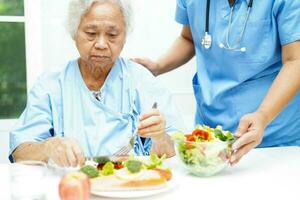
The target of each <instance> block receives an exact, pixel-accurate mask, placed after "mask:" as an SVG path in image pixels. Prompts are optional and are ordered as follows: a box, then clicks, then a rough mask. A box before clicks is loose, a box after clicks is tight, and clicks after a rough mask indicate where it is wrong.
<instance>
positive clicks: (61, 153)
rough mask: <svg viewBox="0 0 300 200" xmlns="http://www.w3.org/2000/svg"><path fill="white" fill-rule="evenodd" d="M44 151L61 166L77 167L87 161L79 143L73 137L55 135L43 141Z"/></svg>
mask: <svg viewBox="0 0 300 200" xmlns="http://www.w3.org/2000/svg"><path fill="white" fill-rule="evenodd" d="M42 150H43V152H44V154H45V155H46V156H47V157H48V159H52V160H53V161H54V162H55V163H56V164H57V165H59V166H61V167H76V166H78V165H80V166H81V165H83V164H84V162H85V158H84V153H83V150H82V149H81V147H80V145H79V143H78V142H77V141H76V140H75V139H73V138H61V137H53V138H50V139H48V140H46V141H45V142H44V143H43V149H42Z"/></svg>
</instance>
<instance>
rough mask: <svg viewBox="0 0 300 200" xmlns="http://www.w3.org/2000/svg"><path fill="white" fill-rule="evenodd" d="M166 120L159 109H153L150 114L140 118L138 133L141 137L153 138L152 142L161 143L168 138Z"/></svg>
mask: <svg viewBox="0 0 300 200" xmlns="http://www.w3.org/2000/svg"><path fill="white" fill-rule="evenodd" d="M165 127H166V119H165V117H164V116H163V115H162V114H161V113H160V112H159V110H158V109H151V110H150V111H149V112H148V113H145V114H142V115H141V116H140V123H139V124H138V133H139V135H140V136H141V137H145V138H151V139H152V141H153V142H154V143H155V142H159V141H161V140H163V139H164V137H165V136H166V133H165Z"/></svg>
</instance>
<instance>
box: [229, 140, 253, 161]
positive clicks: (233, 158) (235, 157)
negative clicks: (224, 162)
mask: <svg viewBox="0 0 300 200" xmlns="http://www.w3.org/2000/svg"><path fill="white" fill-rule="evenodd" d="M255 146H256V143H255V142H251V143H248V144H247V145H244V146H242V147H241V148H240V149H238V150H237V151H236V152H235V153H233V154H232V155H231V157H230V159H229V163H230V165H231V166H233V165H235V164H236V163H238V162H239V161H240V159H241V158H242V157H243V156H244V155H245V154H247V153H248V152H249V151H250V150H251V149H253V148H254V147H255Z"/></svg>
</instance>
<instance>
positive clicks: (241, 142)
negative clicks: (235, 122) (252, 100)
mask: <svg viewBox="0 0 300 200" xmlns="http://www.w3.org/2000/svg"><path fill="white" fill-rule="evenodd" d="M267 121H268V120H267V117H266V116H265V115H264V114H263V113H262V112H259V111H257V112H254V113H250V114H246V115H244V116H243V117H242V118H241V119H240V123H239V126H238V128H237V131H236V133H235V136H236V137H238V140H237V141H236V142H235V143H234V144H233V145H232V148H233V151H234V153H233V154H232V155H231V157H230V159H229V162H230V164H231V165H234V164H236V163H237V162H239V160H240V159H241V158H242V157H243V156H244V155H245V154H246V153H248V152H249V151H250V150H251V149H253V148H255V147H256V146H257V145H259V144H260V143H261V141H262V138H263V134H264V130H265V128H266V126H267Z"/></svg>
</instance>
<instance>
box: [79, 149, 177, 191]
mask: <svg viewBox="0 0 300 200" xmlns="http://www.w3.org/2000/svg"><path fill="white" fill-rule="evenodd" d="M165 158H166V156H165V155H164V156H162V157H161V158H159V157H158V156H157V155H156V154H152V155H150V157H149V158H148V159H146V160H145V159H140V158H139V157H134V156H130V157H127V158H126V159H125V160H124V158H122V159H121V160H110V159H109V158H107V157H105V158H103V157H101V158H99V159H94V163H91V162H89V163H86V165H84V166H83V167H82V168H81V169H80V170H81V172H83V173H86V174H87V176H89V177H90V178H91V183H92V186H91V187H92V191H126V190H147V189H160V188H162V187H165V186H166V184H167V182H168V181H170V180H171V179H172V172H171V170H170V169H169V168H166V167H164V166H163V160H164V159H165Z"/></svg>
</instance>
